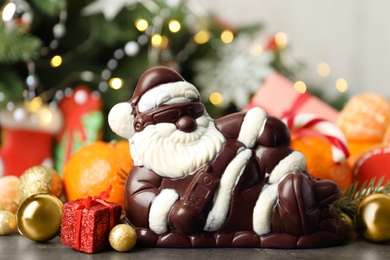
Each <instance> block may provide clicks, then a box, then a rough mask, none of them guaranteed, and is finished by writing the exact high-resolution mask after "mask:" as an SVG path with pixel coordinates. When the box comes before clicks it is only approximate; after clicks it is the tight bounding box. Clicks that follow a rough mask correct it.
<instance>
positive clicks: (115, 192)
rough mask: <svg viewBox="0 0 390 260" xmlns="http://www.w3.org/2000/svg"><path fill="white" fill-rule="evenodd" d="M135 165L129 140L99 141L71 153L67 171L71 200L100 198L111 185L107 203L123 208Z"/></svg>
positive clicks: (68, 198)
mask: <svg viewBox="0 0 390 260" xmlns="http://www.w3.org/2000/svg"><path fill="white" fill-rule="evenodd" d="M133 165H134V163H133V160H132V157H131V155H130V147H129V142H128V141H124V140H123V141H117V142H110V143H108V142H103V141H97V142H94V143H91V144H89V145H86V146H84V147H82V148H81V149H79V150H78V151H77V152H75V153H74V154H72V156H71V157H70V159H69V161H68V162H67V163H66V164H65V168H64V176H63V182H64V189H65V196H66V199H67V200H68V201H73V200H77V199H80V198H85V197H88V196H95V195H98V194H99V193H100V192H102V191H105V190H107V188H108V187H109V185H110V184H111V185H112V190H111V193H110V197H109V198H108V199H107V201H110V202H114V203H117V204H119V205H121V206H122V208H123V206H124V202H123V190H124V183H125V181H126V177H127V174H128V173H129V172H130V170H131V169H132V167H133Z"/></svg>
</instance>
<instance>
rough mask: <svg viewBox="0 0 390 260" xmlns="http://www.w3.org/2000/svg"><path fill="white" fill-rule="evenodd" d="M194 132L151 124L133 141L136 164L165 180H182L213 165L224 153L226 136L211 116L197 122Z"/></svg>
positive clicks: (203, 117)
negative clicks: (199, 169)
mask: <svg viewBox="0 0 390 260" xmlns="http://www.w3.org/2000/svg"><path fill="white" fill-rule="evenodd" d="M196 123H197V127H196V129H195V130H194V131H193V132H191V133H185V132H182V131H179V130H177V128H176V126H175V125H174V124H171V123H159V124H156V125H149V126H147V127H146V128H145V129H144V130H143V131H141V132H137V133H135V134H134V135H133V136H132V138H130V146H131V154H132V155H133V159H134V164H135V165H137V166H144V167H146V168H148V169H151V170H153V171H154V172H155V173H157V174H158V175H160V176H162V177H169V178H182V177H185V176H187V175H190V174H191V173H193V172H194V171H195V170H197V169H198V168H200V167H202V166H203V165H205V164H206V163H208V162H210V161H211V160H212V159H214V158H215V156H216V155H217V154H218V153H219V152H220V151H221V149H222V146H223V144H224V143H225V142H226V139H225V137H224V136H223V135H222V134H221V133H220V132H219V131H218V130H217V129H216V127H215V124H214V121H213V119H212V118H210V116H208V115H207V114H205V115H203V116H201V117H199V118H197V119H196Z"/></svg>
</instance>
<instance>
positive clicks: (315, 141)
mask: <svg viewBox="0 0 390 260" xmlns="http://www.w3.org/2000/svg"><path fill="white" fill-rule="evenodd" d="M291 147H292V148H293V149H294V150H296V151H299V152H301V153H303V155H305V157H306V164H307V170H308V172H309V173H310V174H311V175H313V177H314V178H317V179H327V180H332V181H334V182H335V183H337V185H338V186H339V187H340V188H341V189H343V188H347V187H348V186H349V185H351V183H352V169H351V167H350V166H349V164H348V162H347V161H344V162H340V163H336V162H334V161H333V158H332V149H331V143H330V142H329V141H328V140H326V139H325V138H321V137H319V136H308V135H295V136H292V137H291Z"/></svg>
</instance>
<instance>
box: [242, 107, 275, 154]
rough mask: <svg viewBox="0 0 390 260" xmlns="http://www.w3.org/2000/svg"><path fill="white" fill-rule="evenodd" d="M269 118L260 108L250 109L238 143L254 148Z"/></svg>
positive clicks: (243, 123)
mask: <svg viewBox="0 0 390 260" xmlns="http://www.w3.org/2000/svg"><path fill="white" fill-rule="evenodd" d="M267 116H268V115H267V113H266V112H265V111H264V110H263V109H261V108H259V107H254V108H252V109H250V110H249V111H248V112H247V114H246V115H245V117H244V121H243V122H242V125H241V129H240V133H239V135H238V141H240V142H242V143H243V144H245V146H246V147H248V148H252V147H254V146H255V144H256V141H257V139H258V138H259V137H260V135H261V134H262V133H263V131H264V126H265V123H266V121H267Z"/></svg>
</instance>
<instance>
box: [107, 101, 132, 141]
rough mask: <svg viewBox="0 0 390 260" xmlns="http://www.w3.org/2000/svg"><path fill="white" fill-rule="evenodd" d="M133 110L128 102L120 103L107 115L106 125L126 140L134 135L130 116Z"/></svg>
mask: <svg viewBox="0 0 390 260" xmlns="http://www.w3.org/2000/svg"><path fill="white" fill-rule="evenodd" d="M132 112H133V108H132V106H131V104H130V103H129V102H121V103H118V104H116V105H115V106H113V107H112V108H111V110H110V112H109V113H108V124H109V126H110V128H111V130H112V131H114V132H115V133H116V134H117V135H119V136H122V137H124V138H126V139H130V138H131V136H132V135H133V134H134V128H133V121H134V116H133V115H132Z"/></svg>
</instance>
